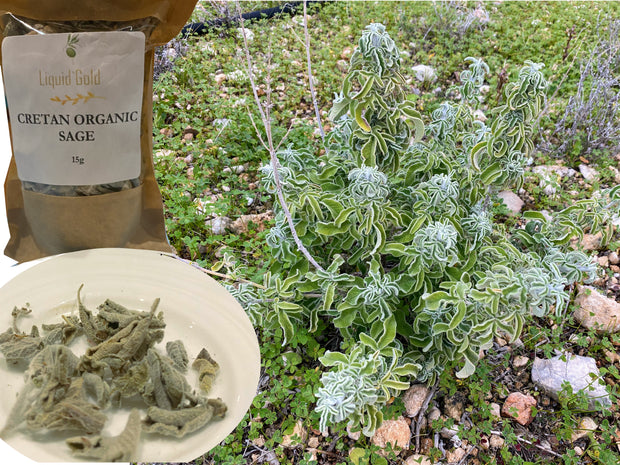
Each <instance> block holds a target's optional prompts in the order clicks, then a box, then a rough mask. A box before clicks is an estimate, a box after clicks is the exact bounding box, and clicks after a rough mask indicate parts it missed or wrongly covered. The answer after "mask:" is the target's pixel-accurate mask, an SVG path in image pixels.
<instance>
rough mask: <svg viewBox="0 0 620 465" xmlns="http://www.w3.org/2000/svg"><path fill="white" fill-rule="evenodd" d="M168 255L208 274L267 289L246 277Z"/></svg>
mask: <svg viewBox="0 0 620 465" xmlns="http://www.w3.org/2000/svg"><path fill="white" fill-rule="evenodd" d="M168 256H169V257H171V258H174V259H175V260H181V261H182V262H185V263H187V264H188V265H191V266H193V267H194V268H196V269H198V270H200V271H202V272H203V273H206V274H209V275H212V276H217V277H218V278H224V279H229V280H231V281H238V282H241V283H245V284H251V285H252V286H254V287H257V288H259V289H267V288H266V287H265V286H263V285H262V284H258V283H255V282H253V281H248V280H247V279H243V278H236V277H234V276H230V275H228V274H224V273H218V272H217V271H212V270H208V269H207V268H203V267H202V266H200V265H198V264H197V263H194V262H192V261H190V260H185V259H184V258H181V257H178V256H177V255H168Z"/></svg>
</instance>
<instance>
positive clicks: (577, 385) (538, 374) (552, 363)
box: [532, 354, 611, 409]
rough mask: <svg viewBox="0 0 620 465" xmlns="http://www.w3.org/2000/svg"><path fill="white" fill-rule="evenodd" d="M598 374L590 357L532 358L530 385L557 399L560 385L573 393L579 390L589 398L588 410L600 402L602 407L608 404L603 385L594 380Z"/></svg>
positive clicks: (609, 403)
mask: <svg viewBox="0 0 620 465" xmlns="http://www.w3.org/2000/svg"><path fill="white" fill-rule="evenodd" d="M599 377H600V372H599V370H598V368H597V366H596V360H594V359H593V358H591V357H581V356H579V355H572V354H563V355H557V356H555V357H553V358H551V359H548V360H545V359H540V358H536V359H534V363H533V364H532V382H534V384H536V385H537V386H538V387H539V388H541V389H542V390H543V391H544V392H545V393H546V394H547V395H548V396H550V397H553V398H554V399H555V400H558V398H559V393H560V392H561V391H562V385H563V384H564V383H565V382H568V383H569V384H570V385H571V387H572V391H573V392H577V391H583V392H584V394H585V395H586V396H588V397H589V398H590V400H589V408H592V409H594V408H596V404H598V403H600V404H601V405H602V406H604V407H609V406H610V405H611V400H610V398H609V394H608V393H607V391H606V389H605V386H604V385H603V384H600V383H599V381H598V379H599Z"/></svg>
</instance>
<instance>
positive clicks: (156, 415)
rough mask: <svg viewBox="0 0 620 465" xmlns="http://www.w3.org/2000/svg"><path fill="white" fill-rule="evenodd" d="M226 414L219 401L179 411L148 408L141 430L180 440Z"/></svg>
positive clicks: (222, 403) (224, 406) (223, 406)
mask: <svg viewBox="0 0 620 465" xmlns="http://www.w3.org/2000/svg"><path fill="white" fill-rule="evenodd" d="M225 413H226V404H224V402H222V400H221V399H209V400H208V401H207V402H206V403H204V404H199V405H197V406H195V407H190V408H185V409H181V410H167V409H162V408H160V407H149V409H148V410H147V411H146V418H145V419H144V421H143V422H142V423H143V425H142V429H143V431H145V432H147V433H159V434H163V435H164V436H174V437H177V438H182V437H183V436H185V435H186V434H189V433H193V432H194V431H197V430H199V429H200V428H202V427H203V426H205V425H206V424H207V423H209V422H210V421H211V420H213V419H215V418H221V417H223V416H224V414H225Z"/></svg>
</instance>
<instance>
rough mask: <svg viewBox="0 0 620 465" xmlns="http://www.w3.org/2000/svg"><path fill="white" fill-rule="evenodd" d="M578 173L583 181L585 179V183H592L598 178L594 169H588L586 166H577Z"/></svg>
mask: <svg viewBox="0 0 620 465" xmlns="http://www.w3.org/2000/svg"><path fill="white" fill-rule="evenodd" d="M579 172H580V173H581V175H582V176H583V179H585V180H586V181H590V182H592V181H594V180H595V179H596V178H598V171H596V170H595V169H594V168H591V167H589V166H588V165H584V164H581V165H579Z"/></svg>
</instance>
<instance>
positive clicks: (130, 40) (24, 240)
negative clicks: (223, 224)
mask: <svg viewBox="0 0 620 465" xmlns="http://www.w3.org/2000/svg"><path fill="white" fill-rule="evenodd" d="M195 1H196V0H181V1H174V2H173V1H172V0H154V1H146V0H112V1H109V0H108V1H101V0H85V1H81V2H73V1H70V0H46V1H45V2H35V1H34V0H12V1H5V2H2V3H3V5H2V6H0V33H1V35H0V40H1V41H2V43H1V46H2V47H1V48H2V55H1V56H0V64H1V65H2V72H3V78H4V84H5V93H6V99H7V110H8V114H9V127H10V133H11V143H12V147H13V156H12V158H11V163H10V166H9V170H8V174H7V178H6V182H5V194H6V211H7V219H8V223H9V231H10V239H9V242H8V244H7V246H6V249H5V254H6V255H7V256H9V257H11V258H13V259H15V260H17V261H19V262H22V261H27V260H33V259H37V258H41V257H44V256H48V255H53V254H58V253H64V252H70V251H74V250H81V249H89V248H98V247H128V248H142V249H152V250H160V251H166V252H171V251H172V248H171V247H170V245H169V243H168V241H167V238H166V232H165V225H164V216H163V203H162V199H161V194H160V192H159V188H158V186H157V183H156V180H155V175H154V171H153V158H152V145H153V141H152V132H153V129H152V125H153V123H152V87H153V61H154V47H156V46H157V45H161V44H164V43H166V42H168V41H169V40H171V39H172V38H174V37H175V36H176V34H178V32H179V31H180V29H181V28H182V26H183V25H184V24H185V21H186V20H187V19H188V18H189V16H190V14H191V13H192V11H193V8H194V5H195ZM142 60H143V61H142ZM140 95H141V97H140Z"/></svg>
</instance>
